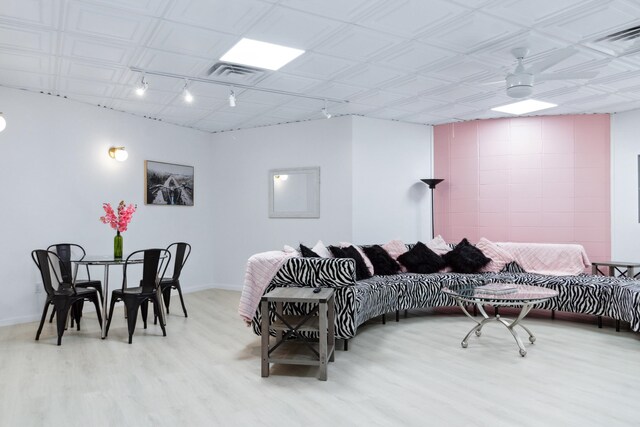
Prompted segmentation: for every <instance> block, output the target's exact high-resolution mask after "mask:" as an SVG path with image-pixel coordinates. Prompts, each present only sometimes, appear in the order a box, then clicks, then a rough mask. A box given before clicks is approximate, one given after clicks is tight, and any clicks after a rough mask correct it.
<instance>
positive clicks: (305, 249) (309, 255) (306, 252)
mask: <svg viewBox="0 0 640 427" xmlns="http://www.w3.org/2000/svg"><path fill="white" fill-rule="evenodd" d="M300 253H301V254H302V256H303V257H304V258H320V255H318V254H317V253H315V252H313V251H312V250H311V249H309V248H308V247H306V246H305V245H303V244H302V243H300Z"/></svg>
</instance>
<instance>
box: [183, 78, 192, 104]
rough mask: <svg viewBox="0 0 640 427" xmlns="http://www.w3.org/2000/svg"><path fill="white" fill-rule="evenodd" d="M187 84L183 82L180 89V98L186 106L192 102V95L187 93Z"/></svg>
mask: <svg viewBox="0 0 640 427" xmlns="http://www.w3.org/2000/svg"><path fill="white" fill-rule="evenodd" d="M188 87H189V82H188V81H186V80H185V82H184V88H183V89H182V96H183V97H184V102H186V103H187V104H191V103H192V102H193V95H191V92H189V89H188Z"/></svg>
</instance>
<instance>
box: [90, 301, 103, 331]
mask: <svg viewBox="0 0 640 427" xmlns="http://www.w3.org/2000/svg"><path fill="white" fill-rule="evenodd" d="M98 298H99V296H98V295H96V296H92V297H91V298H90V301H92V302H93V305H94V306H95V307H96V314H97V315H98V325H100V328H102V313H100V307H101V306H102V300H100V304H98Z"/></svg>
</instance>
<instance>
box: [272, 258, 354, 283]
mask: <svg viewBox="0 0 640 427" xmlns="http://www.w3.org/2000/svg"><path fill="white" fill-rule="evenodd" d="M355 281H356V263H355V261H354V260H353V259H351V258H297V257H296V258H290V259H288V260H287V261H285V263H284V264H283V265H282V267H280V270H278V272H277V273H276V275H275V276H274V278H273V280H272V281H271V284H272V285H276V286H278V285H280V284H282V285H286V284H294V285H298V286H311V287H316V286H323V287H329V288H340V287H343V286H349V285H353V284H354V283H355Z"/></svg>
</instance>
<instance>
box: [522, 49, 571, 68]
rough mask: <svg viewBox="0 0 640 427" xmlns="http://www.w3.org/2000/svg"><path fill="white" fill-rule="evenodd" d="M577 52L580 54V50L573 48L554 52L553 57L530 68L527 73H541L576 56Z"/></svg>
mask: <svg viewBox="0 0 640 427" xmlns="http://www.w3.org/2000/svg"><path fill="white" fill-rule="evenodd" d="M577 52H578V49H576V48H574V47H571V46H569V47H566V48H564V49H560V50H557V51H555V52H553V53H552V54H551V55H549V56H548V57H547V58H545V59H543V60H541V61H538V62H536V63H535V64H532V65H531V66H529V67H528V68H527V73H531V74H538V73H541V72H542V71H544V70H546V69H547V68H550V67H553V66H554V65H556V64H557V63H559V62H562V61H564V60H565V59H567V58H568V57H570V56H572V55H574V54H576V53H577Z"/></svg>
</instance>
